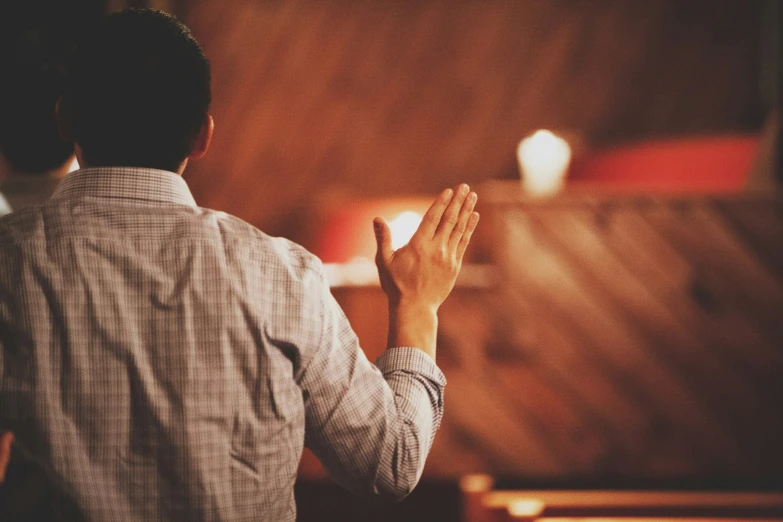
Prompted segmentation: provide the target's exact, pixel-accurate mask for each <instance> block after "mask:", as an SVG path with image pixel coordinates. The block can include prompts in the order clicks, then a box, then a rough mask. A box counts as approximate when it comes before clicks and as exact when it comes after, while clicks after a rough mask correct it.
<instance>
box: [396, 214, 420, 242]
mask: <svg viewBox="0 0 783 522" xmlns="http://www.w3.org/2000/svg"><path fill="white" fill-rule="evenodd" d="M420 224H421V216H420V215H419V214H417V213H416V212H410V211H408V212H403V213H402V214H400V215H399V216H397V217H396V218H394V220H392V222H391V223H389V227H390V228H391V235H392V248H393V249H394V250H397V249H398V248H400V247H403V246H405V245H407V244H408V241H410V240H411V238H412V237H413V234H415V233H416V230H417V229H418V228H419V225H420Z"/></svg>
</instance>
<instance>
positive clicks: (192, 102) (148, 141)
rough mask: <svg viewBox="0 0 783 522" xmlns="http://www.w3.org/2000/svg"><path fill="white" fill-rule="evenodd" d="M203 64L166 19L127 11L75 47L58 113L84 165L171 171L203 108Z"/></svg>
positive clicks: (179, 28)
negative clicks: (62, 111)
mask: <svg viewBox="0 0 783 522" xmlns="http://www.w3.org/2000/svg"><path fill="white" fill-rule="evenodd" d="M209 82H210V72H209V62H208V61H207V59H206V57H205V56H204V53H203V52H202V50H201V48H200V46H199V45H198V43H197V42H196V40H195V39H194V38H193V36H192V35H191V33H190V31H189V30H188V29H187V27H185V26H184V25H182V24H181V23H180V22H179V21H177V19H176V18H174V17H173V16H171V15H168V14H165V13H162V12H159V11H154V10H149V9H129V10H126V11H122V12H119V13H115V14H112V15H110V16H108V17H106V19H105V20H103V21H102V22H101V23H100V24H99V25H98V26H97V27H95V28H94V30H92V31H90V32H89V33H88V34H87V35H86V36H85V38H84V39H83V40H82V42H81V44H80V45H79V46H78V47H77V51H76V53H75V55H74V59H73V62H72V64H71V68H70V70H69V74H68V80H67V82H66V88H65V93H64V97H63V110H64V111H65V113H66V115H67V116H66V118H67V119H68V121H69V122H70V125H71V132H72V135H73V138H74V140H75V141H76V143H77V144H78V145H79V146H80V147H81V150H82V155H83V159H84V161H85V163H87V164H89V165H91V166H130V167H148V168H157V169H164V170H172V171H174V170H177V168H178V166H179V165H180V164H181V163H182V161H183V160H184V159H185V158H186V157H187V156H188V155H189V154H190V152H191V149H192V147H193V143H194V140H195V139H196V137H197V135H198V132H199V129H200V128H201V125H202V123H203V122H204V119H205V117H206V115H207V111H208V110H209V103H210V97H211V95H210V86H209Z"/></svg>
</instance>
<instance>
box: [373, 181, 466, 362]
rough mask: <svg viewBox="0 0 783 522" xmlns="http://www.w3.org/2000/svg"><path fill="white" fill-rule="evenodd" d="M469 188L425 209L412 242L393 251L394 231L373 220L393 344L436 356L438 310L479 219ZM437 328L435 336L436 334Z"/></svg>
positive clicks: (462, 187)
mask: <svg viewBox="0 0 783 522" xmlns="http://www.w3.org/2000/svg"><path fill="white" fill-rule="evenodd" d="M476 200H477V196H476V193H475V192H471V191H470V188H469V187H468V186H467V185H460V186H459V187H457V188H456V189H455V190H451V189H447V190H444V191H443V192H442V193H441V194H440V196H438V198H437V199H436V200H435V202H434V203H433V204H432V205H431V206H430V208H429V209H428V210H427V212H426V214H425V215H424V218H423V220H422V222H421V225H420V226H419V228H418V230H417V231H416V233H415V234H414V235H413V237H412V238H411V240H410V242H409V243H408V244H407V245H405V246H403V247H402V248H399V249H398V250H393V249H392V246H391V230H390V229H389V225H388V224H387V223H386V221H385V220H383V219H382V218H375V220H374V221H373V223H374V226H375V237H376V240H377V243H378V252H377V254H376V256H375V263H376V265H377V266H378V274H379V276H380V279H381V287H382V288H383V291H384V292H386V295H387V296H388V298H389V323H390V324H389V346H390V347H392V346H403V345H404V346H415V347H417V348H421V349H422V350H424V351H425V352H427V353H429V354H430V355H431V356H432V357H433V358H434V356H435V333H436V331H437V315H436V314H437V311H438V308H439V307H440V305H441V304H442V303H443V301H444V300H445V299H446V297H448V295H449V293H450V292H451V290H452V288H454V283H455V281H456V279H457V275H458V274H459V270H460V268H461V266H462V259H463V257H464V255H465V250H466V249H467V247H468V244H469V243H470V237H471V235H472V234H473V231H474V230H475V229H476V226H477V225H478V221H479V215H478V213H477V212H474V211H473V209H474V208H475V205H476ZM433 326H434V327H435V332H433V331H432V328H433Z"/></svg>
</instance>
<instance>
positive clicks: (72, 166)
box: [68, 156, 79, 174]
mask: <svg viewBox="0 0 783 522" xmlns="http://www.w3.org/2000/svg"><path fill="white" fill-rule="evenodd" d="M74 170H79V160H77V159H76V156H74V157H73V160H71V164H70V165H68V173H69V174H70V173H71V172H73V171H74Z"/></svg>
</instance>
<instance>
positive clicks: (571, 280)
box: [304, 184, 783, 484]
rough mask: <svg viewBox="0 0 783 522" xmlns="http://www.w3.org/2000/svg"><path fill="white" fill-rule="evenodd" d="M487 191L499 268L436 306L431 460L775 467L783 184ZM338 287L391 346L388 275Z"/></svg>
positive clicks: (556, 475) (725, 472)
mask: <svg viewBox="0 0 783 522" xmlns="http://www.w3.org/2000/svg"><path fill="white" fill-rule="evenodd" d="M484 192H485V194H487V197H486V198H485V205H484V207H483V209H482V212H483V215H484V220H483V221H482V226H483V227H484V233H485V234H486V233H490V236H491V237H490V238H488V244H489V245H490V248H491V258H492V260H493V262H494V263H495V265H496V269H497V276H496V282H497V284H496V285H495V286H494V287H493V288H489V289H476V288H464V287H463V288H459V287H458V288H457V289H456V290H455V292H454V293H453V295H452V296H451V297H449V299H448V300H447V301H446V303H445V304H444V306H443V308H442V309H441V313H440V317H441V322H440V333H439V348H438V350H439V351H438V363H439V365H440V366H441V367H442V368H443V370H444V373H445V374H446V377H447V379H448V385H447V391H446V411H445V417H444V421H443V426H442V428H441V431H440V433H439V434H438V437H437V439H436V442H435V445H434V447H433V450H432V454H431V456H430V460H429V461H428V464H427V469H426V474H427V476H428V477H430V478H436V477H437V478H454V477H458V476H460V475H461V474H463V473H467V472H475V471H479V472H486V473H490V474H492V475H496V476H507V477H517V478H525V479H528V480H542V479H548V480H553V479H555V480H564V481H576V482H579V481H581V482H579V483H581V484H590V483H595V482H600V481H602V480H604V481H605V480H616V479H630V480H634V479H636V480H656V479H661V480H675V481H677V480H679V481H680V483H682V480H683V479H690V478H692V479H694V480H697V481H698V480H714V479H725V480H726V481H729V482H733V483H735V484H741V483H743V481H745V482H746V483H752V482H754V481H755V482H763V481H769V480H775V481H777V483H778V484H780V481H781V480H783V446H781V444H780V441H781V440H783V415H781V411H783V410H781V405H783V386H782V385H781V382H783V320H781V318H782V317H783V240H781V238H783V200H781V199H780V198H776V197H770V196H758V197H750V196H745V197H731V198H722V199H718V198H708V197H696V198H671V197H669V198H652V197H643V196H638V197H637V196H600V195H596V194H591V195H564V196H561V197H559V198H555V199H552V200H544V201H536V200H526V199H524V198H522V197H521V195H519V192H520V191H519V190H518V188H517V187H516V184H514V185H513V186H508V185H506V184H501V185H499V186H494V187H485V189H484ZM487 199H489V200H493V201H494V203H493V204H489V203H487V201H486V200H487ZM335 292H336V295H337V297H338V299H339V300H340V302H341V304H343V306H344V307H345V310H346V313H347V314H348V317H349V318H350V319H351V320H352V324H354V326H355V327H356V329H357V333H358V335H359V337H360V339H361V340H362V341H363V342H364V344H365V347H366V348H367V350H368V352H369V353H370V355H371V356H373V355H377V354H379V353H380V351H381V350H382V348H383V346H384V341H385V340H384V338H383V337H384V334H383V333H384V328H383V325H381V324H379V321H378V319H377V318H378V317H384V301H383V297H382V294H381V292H380V289H364V288H359V289H357V288H341V289H336V291H335ZM306 466H307V463H306ZM304 471H306V472H309V474H310V476H317V469H316V468H314V467H309V468H307V467H306V469H305V470H304ZM618 484H623V482H619V483H618Z"/></svg>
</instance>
